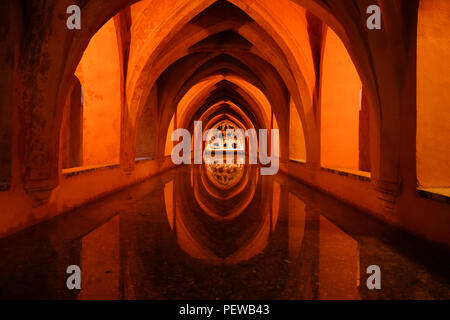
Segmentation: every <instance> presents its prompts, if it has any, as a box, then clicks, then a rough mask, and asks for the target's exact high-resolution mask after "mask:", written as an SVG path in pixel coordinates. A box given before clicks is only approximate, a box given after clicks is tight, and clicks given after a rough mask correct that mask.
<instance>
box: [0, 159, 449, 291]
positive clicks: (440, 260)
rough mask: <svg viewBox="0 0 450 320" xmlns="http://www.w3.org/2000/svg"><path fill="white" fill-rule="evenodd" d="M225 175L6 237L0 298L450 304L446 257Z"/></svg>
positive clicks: (193, 171) (183, 181)
mask: <svg viewBox="0 0 450 320" xmlns="http://www.w3.org/2000/svg"><path fill="white" fill-rule="evenodd" d="M223 170H225V171H223ZM226 170H229V168H214V170H213V171H212V170H205V168H204V167H201V166H192V167H188V166H185V167H180V168H178V169H175V170H172V171H169V172H166V173H164V174H161V175H159V176H156V177H153V178H151V179H149V180H148V181H146V182H144V183H141V184H139V185H136V186H133V187H130V188H128V189H126V190H123V191H120V192H118V193H115V194H113V195H111V196H108V197H105V198H103V199H101V200H98V201H96V202H93V203H90V204H88V205H86V206H84V207H81V208H79V209H76V210H73V211H71V212H68V213H66V214H63V215H60V216H58V217H57V218H55V219H52V220H49V221H46V222H43V223H41V224H39V225H36V226H34V227H32V228H29V229H27V230H24V231H22V232H20V233H17V234H15V235H13V236H10V237H8V238H4V239H1V240H0V256H1V257H2V258H1V260H0V298H2V299H11V298H29V299H450V272H449V270H450V268H449V266H450V264H449V262H450V253H449V252H448V251H447V250H446V249H444V248H438V247H436V246H434V245H431V244H428V243H426V242H424V241H422V240H419V239H417V238H415V237H414V236H412V235H409V234H407V233H405V232H403V231H401V230H398V229H396V228H394V227H392V226H389V225H386V224H384V223H381V222H379V221H378V220H375V219H374V218H372V217H370V216H368V215H366V214H364V213H362V212H359V211H357V210H355V209H353V208H351V207H349V206H347V205H345V204H343V203H341V202H339V201H337V200H335V199H333V198H331V197H328V196H326V195H324V194H322V193H320V192H318V191H316V190H313V189H311V188H309V187H307V186H305V185H303V184H301V183H299V182H297V181H293V180H292V179H289V178H287V177H286V176H283V175H282V174H278V175H277V176H274V177H272V176H259V169H258V168H257V167H256V166H248V165H247V166H245V167H244V168H243V170H242V171H243V172H242V173H241V171H239V174H238V175H237V173H236V170H234V171H232V172H231V171H230V172H231V173H230V174H231V175H232V178H230V179H226V178H224V175H226V173H227V171H226ZM211 172H214V174H211ZM219 173H220V174H219ZM216 176H219V177H220V181H215V178H214V177H216ZM236 176H238V178H236ZM223 181H230V183H229V184H228V185H226V184H225V185H224V183H223ZM218 182H220V183H218ZM69 265H78V266H80V268H81V273H82V277H81V278H82V280H81V283H82V284H81V290H76V289H75V290H69V289H67V286H66V280H67V278H68V277H69V274H67V273H66V269H67V267H68V266H69ZM370 265H377V266H379V267H380V270H381V289H379V290H377V289H374V290H369V289H368V288H367V284H366V282H367V279H368V277H369V276H370V274H367V272H366V270H367V267H368V266H370Z"/></svg>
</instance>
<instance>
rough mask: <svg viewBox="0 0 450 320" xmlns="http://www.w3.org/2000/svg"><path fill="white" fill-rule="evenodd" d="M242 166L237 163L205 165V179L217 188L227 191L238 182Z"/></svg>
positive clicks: (241, 173) (242, 171)
mask: <svg viewBox="0 0 450 320" xmlns="http://www.w3.org/2000/svg"><path fill="white" fill-rule="evenodd" d="M243 167H244V165H243V164H238V163H232V164H227V163H211V164H206V165H205V169H206V170H205V171H206V173H207V177H208V178H209V179H210V181H211V182H212V183H214V184H215V185H216V186H218V187H219V188H225V189H229V188H232V187H233V186H234V185H235V184H236V183H238V182H239V181H240V179H241V178H242V175H243V173H244V170H243Z"/></svg>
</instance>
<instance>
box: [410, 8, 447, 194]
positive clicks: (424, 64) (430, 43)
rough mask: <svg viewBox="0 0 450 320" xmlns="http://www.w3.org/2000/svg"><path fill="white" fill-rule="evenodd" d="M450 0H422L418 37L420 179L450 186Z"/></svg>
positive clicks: (423, 183)
mask: <svg viewBox="0 0 450 320" xmlns="http://www.w3.org/2000/svg"><path fill="white" fill-rule="evenodd" d="M449 12H450V1H441V0H426V1H423V0H422V1H420V7H419V17H418V19H419V20H418V39H417V179H418V185H419V186H421V187H450V161H449V159H450V112H449V108H450V90H449V89H450V76H449V73H450V59H449V57H450V14H449Z"/></svg>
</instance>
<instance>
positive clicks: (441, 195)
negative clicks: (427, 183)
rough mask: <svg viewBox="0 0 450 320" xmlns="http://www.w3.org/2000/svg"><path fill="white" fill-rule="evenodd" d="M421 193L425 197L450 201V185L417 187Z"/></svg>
mask: <svg viewBox="0 0 450 320" xmlns="http://www.w3.org/2000/svg"><path fill="white" fill-rule="evenodd" d="M417 191H418V192H419V195H420V196H421V197H423V198H426V199H430V200H434V201H439V202H445V203H450V187H449V188H417Z"/></svg>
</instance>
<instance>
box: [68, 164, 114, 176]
mask: <svg viewBox="0 0 450 320" xmlns="http://www.w3.org/2000/svg"><path fill="white" fill-rule="evenodd" d="M116 168H120V165H119V164H109V165H99V166H84V167H75V168H69V169H63V171H62V174H63V176H64V178H71V177H74V176H77V175H80V174H85V173H88V172H93V171H97V170H108V169H109V170H111V169H116Z"/></svg>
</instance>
